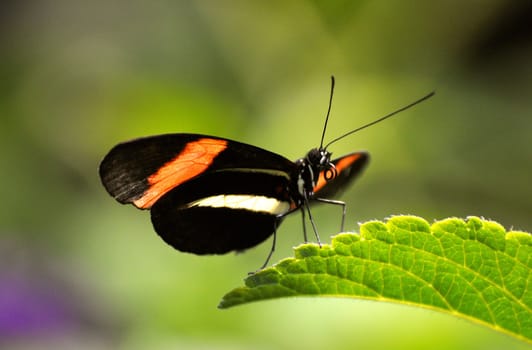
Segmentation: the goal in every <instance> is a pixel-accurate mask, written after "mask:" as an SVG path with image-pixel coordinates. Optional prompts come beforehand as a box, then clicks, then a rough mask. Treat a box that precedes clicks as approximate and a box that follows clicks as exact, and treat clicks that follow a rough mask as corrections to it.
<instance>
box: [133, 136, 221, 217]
mask: <svg viewBox="0 0 532 350" xmlns="http://www.w3.org/2000/svg"><path fill="white" fill-rule="evenodd" d="M226 148H227V141H226V140H219V139H209V138H203V139H199V140H197V141H192V142H189V143H188V144H187V145H186V147H185V149H184V150H183V151H182V152H181V153H179V154H178V155H177V157H175V158H174V159H172V160H170V161H169V162H167V163H166V164H164V165H163V166H161V167H160V168H159V170H158V171H157V172H156V173H155V174H153V175H151V176H150V177H148V184H149V186H150V187H149V188H148V189H147V190H146V191H145V192H144V193H143V194H142V197H140V198H139V199H137V200H135V201H133V204H134V205H135V206H136V207H137V208H141V209H148V208H150V207H151V206H152V205H153V204H154V203H155V202H156V201H157V200H158V199H159V198H161V197H162V196H163V195H164V194H166V193H167V192H168V191H170V190H171V189H172V188H174V187H177V186H179V185H180V184H182V183H183V182H186V181H188V180H190V179H192V178H193V177H196V176H198V175H199V174H201V173H203V172H204V171H205V170H206V169H207V168H208V167H209V166H210V165H211V164H212V161H213V160H214V158H216V156H218V155H219V154H220V153H221V152H222V151H223V150H225V149H226Z"/></svg>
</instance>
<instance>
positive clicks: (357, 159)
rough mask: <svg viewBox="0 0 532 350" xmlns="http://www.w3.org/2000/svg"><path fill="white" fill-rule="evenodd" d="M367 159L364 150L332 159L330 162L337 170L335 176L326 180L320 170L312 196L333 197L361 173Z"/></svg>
mask: <svg viewBox="0 0 532 350" xmlns="http://www.w3.org/2000/svg"><path fill="white" fill-rule="evenodd" d="M368 161H369V154H368V153H366V152H354V153H351V154H348V155H345V156H343V157H340V158H338V159H335V160H333V161H332V163H333V164H334V166H335V167H336V171H337V175H336V177H335V178H334V179H332V180H329V181H327V180H325V176H324V173H323V172H321V173H320V176H319V179H318V182H317V184H316V186H315V187H314V197H315V198H327V199H333V198H334V197H335V196H337V195H338V194H339V193H340V192H341V191H343V190H344V189H346V188H347V187H348V186H349V185H350V184H351V183H352V182H353V181H354V180H355V179H356V178H357V177H358V175H360V174H361V173H362V171H363V170H364V169H365V167H366V166H367V164H368Z"/></svg>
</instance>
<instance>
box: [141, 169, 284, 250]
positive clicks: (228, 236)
mask: <svg viewBox="0 0 532 350" xmlns="http://www.w3.org/2000/svg"><path fill="white" fill-rule="evenodd" d="M289 181H290V179H289V177H288V176H287V175H286V174H285V173H283V172H278V173H274V172H271V171H269V172H260V171H255V170H254V171H252V172H248V171H238V170H237V171H235V170H234V169H227V170H223V171H219V172H215V173H212V172H209V173H206V174H204V175H201V176H198V177H196V178H194V179H192V180H190V181H187V182H186V183H184V184H182V185H180V186H178V187H176V188H174V189H172V190H171V191H170V192H168V193H167V194H165V195H164V196H163V197H161V198H160V199H159V200H158V201H157V202H156V203H155V204H154V205H153V206H152V208H151V219H152V223H153V227H154V228H155V231H156V232H157V233H158V234H159V236H161V238H162V239H163V240H164V241H165V242H166V243H168V244H170V245H171V246H172V247H174V248H175V249H178V250H180V251H184V252H191V253H195V254H224V253H227V252H229V251H232V250H236V251H239V250H244V249H247V248H250V247H253V246H255V245H257V244H259V243H261V242H262V241H264V240H265V239H266V238H268V237H269V236H270V235H271V234H272V233H273V232H274V230H275V229H276V224H278V223H279V222H278V220H279V219H278V217H277V216H278V215H280V214H284V213H286V212H287V211H289V209H290V207H291V200H290V198H289V195H288V192H287V191H286V188H287V186H288V183H289Z"/></svg>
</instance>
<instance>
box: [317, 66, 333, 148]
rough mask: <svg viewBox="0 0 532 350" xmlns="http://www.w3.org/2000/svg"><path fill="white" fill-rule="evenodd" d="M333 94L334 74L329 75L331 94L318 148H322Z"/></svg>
mask: <svg viewBox="0 0 532 350" xmlns="http://www.w3.org/2000/svg"><path fill="white" fill-rule="evenodd" d="M333 94H334V75H331V96H330V97H329V108H328V109H327V116H326V117H325V125H323V132H322V133H321V142H320V149H322V148H323V147H322V146H323V139H324V138H325V130H327V123H328V122H329V115H330V114H331V106H332V99H333ZM325 148H327V147H325Z"/></svg>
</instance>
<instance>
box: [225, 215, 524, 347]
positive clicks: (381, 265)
mask: <svg viewBox="0 0 532 350" xmlns="http://www.w3.org/2000/svg"><path fill="white" fill-rule="evenodd" d="M531 246H532V235H530V234H529V233H525V232H516V231H514V232H506V231H505V230H504V228H503V227H502V226H501V225H499V224H498V223H496V222H493V221H487V220H483V219H480V218H478V217H469V218H467V220H462V219H457V218H450V219H445V220H442V221H438V222H435V223H434V224H432V225H429V223H428V222H427V221H425V220H423V219H421V218H418V217H414V216H395V217H392V218H391V219H389V220H388V221H387V222H386V223H383V222H380V221H370V222H366V223H364V224H362V225H361V227H360V234H353V233H341V234H338V235H337V236H335V237H333V240H332V244H331V245H322V247H321V248H320V247H319V246H318V245H316V244H303V245H301V246H299V247H297V248H295V258H288V259H284V260H282V261H280V262H279V263H278V264H276V265H274V266H273V267H270V268H266V269H264V270H262V271H259V272H257V273H256V274H254V275H251V276H249V277H247V278H246V279H245V286H244V287H240V288H236V289H234V290H232V291H231V292H229V293H228V294H226V295H225V296H224V297H223V299H222V301H221V302H220V305H219V307H220V308H228V307H231V306H234V305H239V304H244V303H248V302H252V301H258V300H264V299H273V298H280V297H287V296H309V295H319V296H338V297H351V298H363V299H371V300H382V301H392V302H398V303H404V304H409V305H416V306H421V307H425V308H430V309H434V310H439V311H444V312H448V313H451V314H453V315H456V316H459V317H464V318H467V319H470V320H474V321H477V322H480V323H482V324H485V325H488V326H490V327H492V328H494V329H497V330H499V331H503V332H506V333H509V334H512V335H515V336H517V337H519V338H521V339H524V340H528V341H530V340H532V313H531V309H532V291H531V288H532V281H531V265H532V249H531Z"/></svg>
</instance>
